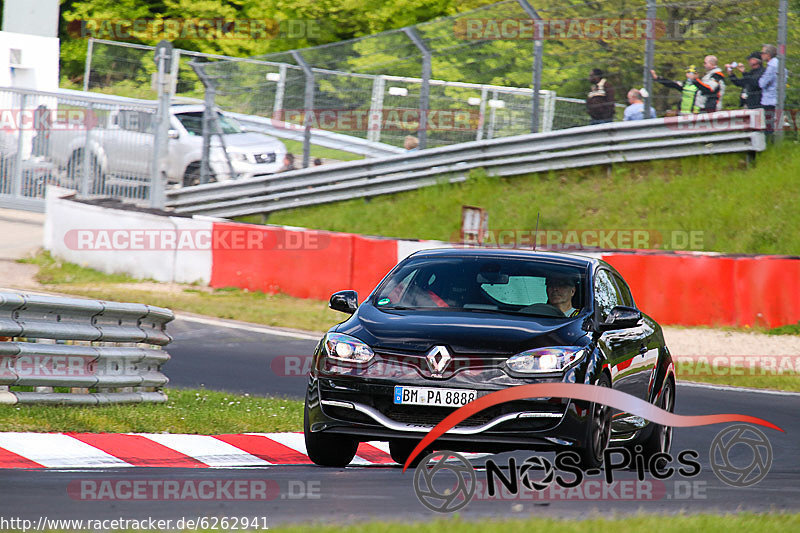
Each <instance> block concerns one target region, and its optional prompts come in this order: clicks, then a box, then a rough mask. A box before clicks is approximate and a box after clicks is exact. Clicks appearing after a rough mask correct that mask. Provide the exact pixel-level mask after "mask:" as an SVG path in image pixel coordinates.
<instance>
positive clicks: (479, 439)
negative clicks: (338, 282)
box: [304, 249, 675, 468]
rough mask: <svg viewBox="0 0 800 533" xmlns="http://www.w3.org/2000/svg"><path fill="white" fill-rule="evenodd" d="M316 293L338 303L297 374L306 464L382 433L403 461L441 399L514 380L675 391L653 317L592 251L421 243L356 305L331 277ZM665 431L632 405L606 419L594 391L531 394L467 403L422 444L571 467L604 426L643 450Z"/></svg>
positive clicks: (668, 402)
mask: <svg viewBox="0 0 800 533" xmlns="http://www.w3.org/2000/svg"><path fill="white" fill-rule="evenodd" d="M330 307H331V308H332V309H336V310H339V311H343V312H346V313H350V314H352V316H351V317H350V318H349V319H347V320H345V321H344V322H342V323H341V324H338V325H336V326H334V327H332V328H331V329H330V330H329V331H328V332H327V333H326V334H325V336H324V337H323V338H322V340H321V341H320V342H319V344H318V345H317V348H316V350H315V352H314V358H313V363H312V368H311V372H310V375H309V379H308V388H307V391H306V401H305V422H304V430H305V443H306V449H307V451H308V455H309V457H310V458H311V460H312V461H314V462H315V463H316V464H319V465H326V466H344V465H347V464H348V463H349V462H350V461H351V460H352V459H353V457H354V454H355V453H356V448H357V446H358V443H359V442H361V441H370V440H383V441H388V442H389V450H390V452H391V456H392V458H393V459H394V460H395V461H397V462H399V463H404V462H405V461H406V460H407V459H408V458H409V456H410V453H411V451H412V450H413V449H414V447H415V446H416V445H417V444H418V443H419V441H420V440H421V439H422V437H424V436H425V434H426V433H427V432H428V431H429V430H430V429H431V428H432V427H433V426H435V425H436V424H438V423H439V422H441V421H442V420H443V419H444V418H445V417H446V416H447V415H449V414H450V413H452V412H453V411H454V410H455V409H457V408H459V407H461V406H463V405H465V404H466V403H469V402H471V401H473V400H475V399H477V398H480V397H481V396H484V395H486V394H488V393H491V392H494V391H498V390H503V389H506V388H508V387H513V386H516V385H525V384H531V383H541V382H553V381H556V382H565V383H584V384H591V385H595V386H598V387H612V388H614V389H617V390H620V391H623V392H627V393H629V394H631V395H633V396H636V397H638V398H641V399H643V400H646V401H648V402H651V403H653V404H656V405H658V406H660V407H662V408H664V409H666V410H669V411H672V410H673V408H674V405H675V371H674V365H673V361H672V358H671V356H670V353H669V350H668V349H667V346H666V344H665V342H664V336H663V334H662V332H661V327H660V326H659V325H658V324H657V323H656V322H655V321H654V320H653V319H651V318H650V317H648V316H647V315H645V314H644V313H642V312H641V311H640V310H639V309H637V308H636V305H635V303H634V300H633V296H632V295H631V291H630V288H629V287H628V285H627V283H625V280H624V279H623V278H622V276H621V275H620V274H619V273H618V272H617V271H616V270H614V268H613V267H611V266H610V265H608V264H607V263H605V262H603V261H601V260H599V259H593V258H588V257H580V256H572V255H567V254H555V253H537V252H527V251H519V250H487V249H472V250H464V249H444V250H429V251H424V252H418V253H416V254H413V255H411V256H410V257H408V258H407V259H405V260H403V261H402V262H400V264H398V265H397V266H396V267H395V268H394V269H393V270H392V271H391V272H390V273H389V274H388V275H387V276H386V277H385V278H384V280H383V281H382V282H381V283H380V285H379V286H378V287H377V288H376V289H375V290H374V291H373V292H372V294H371V295H370V296H368V297H367V298H366V299H365V300H364V301H363V302H362V303H361V304H360V305H359V304H358V295H357V294H356V293H355V292H354V291H342V292H338V293H336V294H334V295H333V296H332V297H331V299H330ZM612 420H613V421H612ZM671 437H672V432H671V428H670V427H665V426H660V425H657V424H653V423H651V422H648V421H647V420H644V419H642V418H641V417H638V416H633V415H630V414H628V413H617V414H614V416H613V419H612V410H611V409H610V408H609V407H606V406H605V405H602V404H599V403H590V402H583V401H573V400H570V399H568V398H567V399H565V398H536V399H529V400H520V401H513V402H507V403H504V404H500V405H496V406H494V407H490V408H488V409H486V410H484V411H482V412H480V413H478V414H475V415H473V416H471V417H469V418H467V419H466V420H464V421H463V422H461V423H459V424H458V425H457V426H455V427H454V428H452V429H450V430H449V431H447V432H446V433H445V434H444V435H443V436H442V437H440V438H439V439H438V440H437V441H436V442H435V446H437V449H446V450H453V451H488V452H500V451H508V450H515V449H529V450H530V449H532V450H542V451H548V450H555V451H560V450H574V451H576V452H577V453H578V454H579V456H580V461H581V465H582V466H583V467H584V468H594V467H597V466H598V465H600V464H601V462H602V459H603V452H604V450H605V449H606V447H607V444H608V442H609V440H612V441H615V442H618V443H620V444H621V445H624V446H630V447H634V446H636V445H642V447H643V451H642V453H643V455H645V456H652V455H653V454H655V453H658V452H668V451H669V448H670V443H671ZM423 456H424V454H422V455H419V456H417V460H418V459H421V458H422V457H423ZM646 460H647V459H646Z"/></svg>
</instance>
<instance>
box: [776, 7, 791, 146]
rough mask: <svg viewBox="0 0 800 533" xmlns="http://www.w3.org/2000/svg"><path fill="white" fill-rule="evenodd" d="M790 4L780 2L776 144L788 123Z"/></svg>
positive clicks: (781, 139) (780, 139) (781, 138)
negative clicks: (788, 19) (785, 106)
mask: <svg viewBox="0 0 800 533" xmlns="http://www.w3.org/2000/svg"><path fill="white" fill-rule="evenodd" d="M788 16H789V3H788V0H780V1H779V3H778V101H777V102H775V117H774V121H775V124H774V128H775V142H776V143H779V142H781V141H783V129H784V124H785V123H786V121H785V118H784V116H783V112H784V100H785V98H786V41H787V33H788V21H787V18H788Z"/></svg>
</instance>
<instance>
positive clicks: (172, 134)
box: [167, 129, 181, 139]
mask: <svg viewBox="0 0 800 533" xmlns="http://www.w3.org/2000/svg"><path fill="white" fill-rule="evenodd" d="M180 136H181V135H180V133H178V130H172V129H171V130H168V131H167V137H169V138H170V139H179V138H180Z"/></svg>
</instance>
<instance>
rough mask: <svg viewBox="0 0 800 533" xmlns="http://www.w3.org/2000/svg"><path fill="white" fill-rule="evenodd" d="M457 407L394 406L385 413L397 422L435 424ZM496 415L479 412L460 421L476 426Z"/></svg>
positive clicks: (460, 423) (463, 423)
mask: <svg viewBox="0 0 800 533" xmlns="http://www.w3.org/2000/svg"><path fill="white" fill-rule="evenodd" d="M453 411H455V409H450V408H448V407H422V406H402V405H397V406H392V407H390V408H388V409H386V410H385V411H383V414H384V415H386V416H387V417H389V418H391V419H392V420H394V421H395V422H403V423H406V424H424V425H426V426H435V425H436V424H438V423H439V422H441V421H442V420H444V419H445V417H447V416H448V415H449V414H450V413H452V412H453ZM493 418H494V417H492V416H491V415H488V414H486V413H477V414H475V415H472V416H471V417H469V418H467V419H466V420H462V421H461V422H459V423H458V426H460V427H475V426H482V425H483V424H486V423H488V422H490V421H491V420H492V419H493Z"/></svg>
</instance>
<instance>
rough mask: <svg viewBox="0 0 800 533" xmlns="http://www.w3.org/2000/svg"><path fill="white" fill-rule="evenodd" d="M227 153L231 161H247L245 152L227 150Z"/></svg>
mask: <svg viewBox="0 0 800 533" xmlns="http://www.w3.org/2000/svg"><path fill="white" fill-rule="evenodd" d="M229 153H230V155H231V159H232V160H233V161H243V162H245V163H246V162H247V161H249V159H248V158H247V154H243V153H241V152H229Z"/></svg>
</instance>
